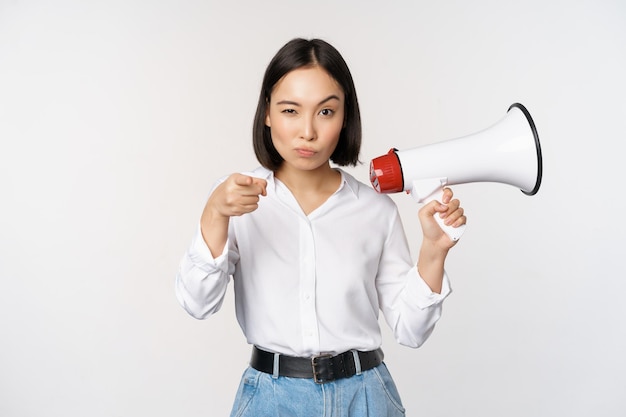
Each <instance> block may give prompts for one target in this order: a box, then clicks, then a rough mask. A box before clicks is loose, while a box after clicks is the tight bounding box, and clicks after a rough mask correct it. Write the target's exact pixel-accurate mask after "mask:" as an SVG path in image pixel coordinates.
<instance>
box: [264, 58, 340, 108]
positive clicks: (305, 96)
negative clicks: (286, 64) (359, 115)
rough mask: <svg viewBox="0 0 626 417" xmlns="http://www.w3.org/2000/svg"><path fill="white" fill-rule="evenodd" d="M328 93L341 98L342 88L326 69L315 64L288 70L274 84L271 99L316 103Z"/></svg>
mask: <svg viewBox="0 0 626 417" xmlns="http://www.w3.org/2000/svg"><path fill="white" fill-rule="evenodd" d="M330 95H336V96H337V97H339V98H340V99H341V100H343V97H344V94H343V89H342V88H341V86H340V85H339V83H338V82H337V81H336V80H335V79H334V78H333V77H332V76H331V75H330V74H329V73H328V72H327V71H326V70H324V69H323V68H321V67H319V66H315V67H304V68H298V69H295V70H293V71H290V72H288V73H287V74H286V75H285V76H283V78H281V79H280V80H279V81H278V82H277V83H276V84H275V85H274V88H273V89H272V97H271V99H272V101H280V100H286V99H289V100H292V101H297V102H299V103H300V102H302V103H305V102H309V101H310V102H314V103H317V102H319V100H322V99H325V98H326V97H328V96H330Z"/></svg>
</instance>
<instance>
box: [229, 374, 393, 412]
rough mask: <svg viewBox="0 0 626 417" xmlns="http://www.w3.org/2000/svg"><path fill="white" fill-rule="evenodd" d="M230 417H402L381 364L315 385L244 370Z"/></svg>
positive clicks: (300, 380)
mask: <svg viewBox="0 0 626 417" xmlns="http://www.w3.org/2000/svg"><path fill="white" fill-rule="evenodd" d="M230 416H231V417H404V407H403V406H402V402H401V401H400V396H399V395H398V390H397V389H396V386H395V384H394V382H393V379H392V378H391V375H390V374H389V371H388V370H387V366H386V365H385V364H384V363H383V364H381V365H379V366H378V367H376V368H373V369H370V370H368V371H365V372H362V373H361V374H358V375H355V376H352V377H350V378H343V379H338V380H336V381H332V382H327V383H325V384H316V383H315V382H314V381H313V380H312V379H303V378H288V377H283V376H281V377H277V378H275V377H273V376H272V375H270V374H266V373H263V372H259V371H257V370H256V369H253V368H248V369H246V371H245V372H244V374H243V376H242V378H241V383H240V385H239V389H238V390H237V395H236V398H235V404H234V405H233V410H232V412H231V414H230Z"/></svg>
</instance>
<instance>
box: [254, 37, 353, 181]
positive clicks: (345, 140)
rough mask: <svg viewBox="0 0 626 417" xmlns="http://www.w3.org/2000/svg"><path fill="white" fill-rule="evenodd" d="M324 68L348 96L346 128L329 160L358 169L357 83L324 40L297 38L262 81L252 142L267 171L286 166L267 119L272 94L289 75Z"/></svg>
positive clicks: (282, 50)
mask: <svg viewBox="0 0 626 417" xmlns="http://www.w3.org/2000/svg"><path fill="white" fill-rule="evenodd" d="M315 66H319V67H321V68H323V69H324V70H325V71H326V72H328V74H330V76H331V77H333V78H334V79H335V81H337V83H338V84H339V85H340V86H341V88H342V89H343V93H344V96H345V109H344V115H345V116H344V117H345V120H344V126H343V128H342V130H341V133H340V135H339V142H338V143H337V147H336V148H335V151H334V152H333V154H332V155H331V156H330V160H331V161H332V162H334V163H335V164H337V165H339V166H347V165H351V166H355V165H357V164H358V163H359V152H360V149H361V115H360V112H359V103H358V100H357V97H356V90H355V88H354V81H353V80H352V75H351V74H350V70H349V69H348V65H347V64H346V62H345V61H344V59H343V57H342V56H341V54H340V53H339V51H337V49H335V48H334V47H333V46H332V45H330V44H329V43H327V42H325V41H323V40H321V39H311V40H306V39H301V38H296V39H293V40H291V41H289V42H287V43H286V44H285V45H284V46H283V47H282V48H281V49H280V50H279V51H278V52H277V53H276V55H275V56H274V58H272V60H271V61H270V63H269V65H268V67H267V69H266V70H265V76H264V77H263V85H262V87H261V94H260V96H259V103H258V106H257V110H256V114H255V117H254V125H253V128H252V141H253V144H254V153H255V154H256V157H257V159H258V160H259V162H260V163H261V165H263V166H264V167H265V168H267V169H270V170H272V171H276V170H277V169H278V168H280V166H281V165H282V163H283V158H282V156H280V154H279V153H278V151H277V150H276V148H275V147H274V144H273V143H272V135H271V133H270V128H269V127H268V126H266V125H265V116H266V112H267V109H268V106H269V103H270V100H271V96H272V90H273V89H274V86H275V85H276V83H278V81H280V80H281V79H282V78H283V77H284V76H285V75H286V74H287V73H289V72H291V71H293V70H296V69H299V68H303V67H304V68H306V67H315Z"/></svg>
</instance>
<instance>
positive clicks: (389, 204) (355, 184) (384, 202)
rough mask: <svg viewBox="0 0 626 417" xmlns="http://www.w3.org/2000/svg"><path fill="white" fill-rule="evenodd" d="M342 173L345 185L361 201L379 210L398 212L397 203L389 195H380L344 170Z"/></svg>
mask: <svg viewBox="0 0 626 417" xmlns="http://www.w3.org/2000/svg"><path fill="white" fill-rule="evenodd" d="M340 172H341V175H342V177H343V180H344V182H345V185H347V186H348V187H349V188H350V189H351V190H352V192H353V193H354V194H355V196H356V197H357V198H358V199H359V201H362V202H363V203H365V204H368V205H373V206H375V207H377V208H378V209H387V210H397V206H396V203H395V202H394V201H393V200H392V199H391V198H390V197H389V196H388V195H387V194H381V193H379V192H378V191H376V190H374V188H373V187H372V186H371V185H369V184H365V183H364V182H362V181H359V180H357V179H356V178H355V177H354V176H352V175H351V174H349V173H347V172H345V171H343V170H340Z"/></svg>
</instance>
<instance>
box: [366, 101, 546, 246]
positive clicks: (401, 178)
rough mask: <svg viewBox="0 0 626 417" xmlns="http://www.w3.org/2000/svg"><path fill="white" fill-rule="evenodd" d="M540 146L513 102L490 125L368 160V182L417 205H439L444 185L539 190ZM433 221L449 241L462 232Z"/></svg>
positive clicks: (525, 112)
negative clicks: (407, 197) (493, 184)
mask: <svg viewBox="0 0 626 417" xmlns="http://www.w3.org/2000/svg"><path fill="white" fill-rule="evenodd" d="M542 169H543V168H542V158H541V146H540V144H539V135H538V134H537V129H536V127H535V123H534V122H533V119H532V118H531V117H530V113H529V112H528V110H526V108H525V107H524V106H523V105H521V104H519V103H515V104H513V105H511V107H509V110H508V112H507V114H506V115H505V117H504V118H503V119H502V120H500V121H499V122H498V123H496V124H495V125H493V126H491V127H489V128H487V129H485V130H483V131H480V132H478V133H474V134H472V135H468V136H463V137H461V138H457V139H450V140H446V141H444V142H440V143H436V144H432V145H426V146H421V147H418V148H414V149H409V150H406V151H399V150H397V149H391V150H390V151H389V153H387V154H386V155H382V156H379V157H377V158H374V159H372V162H371V163H370V181H371V182H372V186H373V187H374V188H375V189H376V191H378V192H379V193H395V192H399V191H406V192H407V193H409V194H411V195H412V196H413V198H414V199H415V200H416V201H417V202H418V203H427V202H429V201H431V200H434V199H438V200H439V201H441V197H442V194H443V188H444V186H446V185H455V184H466V183H471V182H498V183H503V184H509V185H513V186H515V187H517V188H519V189H521V190H522V192H523V193H524V194H526V195H535V194H536V193H537V191H539V186H540V185H541V176H542ZM435 219H436V220H437V222H438V223H439V225H440V226H441V228H442V229H443V230H444V231H445V232H446V234H447V235H448V236H449V237H450V239H452V240H455V241H456V240H458V239H459V238H460V237H461V235H463V232H464V231H465V225H463V226H460V227H456V228H454V227H451V226H446V225H445V224H444V223H443V219H441V218H440V217H439V216H438V215H435Z"/></svg>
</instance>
